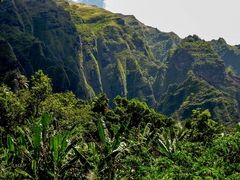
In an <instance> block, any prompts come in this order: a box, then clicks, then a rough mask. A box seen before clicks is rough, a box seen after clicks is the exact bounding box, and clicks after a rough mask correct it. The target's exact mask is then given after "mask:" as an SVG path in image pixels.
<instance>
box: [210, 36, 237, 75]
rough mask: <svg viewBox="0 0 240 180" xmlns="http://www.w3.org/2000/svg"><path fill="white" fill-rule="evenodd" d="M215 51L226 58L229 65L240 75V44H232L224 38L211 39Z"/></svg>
mask: <svg viewBox="0 0 240 180" xmlns="http://www.w3.org/2000/svg"><path fill="white" fill-rule="evenodd" d="M211 44H212V45H213V47H214V49H215V51H216V52H217V53H218V54H219V56H221V58H222V59H223V60H224V63H225V64H226V66H227V67H229V68H230V70H232V71H233V72H234V73H236V74H237V75H240V66H239V65H240V49H239V47H238V46H230V45H228V44H227V43H226V41H225V40H224V39H222V38H220V39H218V40H213V41H211Z"/></svg>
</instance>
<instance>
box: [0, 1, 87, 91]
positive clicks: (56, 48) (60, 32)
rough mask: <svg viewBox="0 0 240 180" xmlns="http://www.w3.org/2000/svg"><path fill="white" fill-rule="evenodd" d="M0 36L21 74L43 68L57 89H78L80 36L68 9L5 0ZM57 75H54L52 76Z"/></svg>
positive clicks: (1, 8)
mask: <svg viewBox="0 0 240 180" xmlns="http://www.w3.org/2000/svg"><path fill="white" fill-rule="evenodd" d="M0 35H1V36H3V37H4V38H5V39H6V40H7V41H8V43H9V44H10V45H11V46H12V48H13V51H14V53H15V55H16V57H17V60H18V63H19V67H20V68H21V71H22V73H24V74H26V75H27V76H29V75H31V74H33V73H34V72H35V71H37V70H38V69H43V70H44V71H45V72H46V73H48V74H49V75H50V77H52V78H53V83H54V87H55V89H56V90H57V91H62V90H65V89H69V90H73V91H75V92H76V93H77V94H81V93H82V91H81V90H80V89H79V86H80V84H79V82H80V73H79V61H78V51H79V49H80V39H79V35H78V33H77V31H76V28H75V26H74V24H73V23H72V22H71V17H70V15H69V13H68V12H66V11H64V9H63V8H62V7H60V6H57V5H56V3H55V2H53V1H40V0H35V1H32V0H6V1H4V2H3V3H2V4H1V5H0ZM54 77H57V78H54Z"/></svg>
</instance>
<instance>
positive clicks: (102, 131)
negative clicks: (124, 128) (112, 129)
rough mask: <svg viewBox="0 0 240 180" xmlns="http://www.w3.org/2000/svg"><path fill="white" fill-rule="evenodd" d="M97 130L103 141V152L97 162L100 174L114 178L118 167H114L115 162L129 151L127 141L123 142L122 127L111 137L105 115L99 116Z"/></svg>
mask: <svg viewBox="0 0 240 180" xmlns="http://www.w3.org/2000/svg"><path fill="white" fill-rule="evenodd" d="M97 130H98V134H99V137H100V141H101V149H102V152H101V154H103V155H102V156H101V157H100V161H99V163H98V164H97V170H98V174H99V175H100V176H102V177H107V178H108V179H113V178H114V176H115V175H114V172H116V169H114V165H115V164H114V163H115V162H116V161H117V157H118V156H119V155H120V154H122V153H123V152H125V151H127V145H126V143H125V142H123V141H122V142H121V139H120V135H121V129H120V128H119V129H118V131H117V132H116V133H115V135H114V137H112V138H111V137H110V135H109V131H108V129H107V127H106V124H105V121H104V119H103V117H100V118H98V121H97ZM94 147H96V146H94Z"/></svg>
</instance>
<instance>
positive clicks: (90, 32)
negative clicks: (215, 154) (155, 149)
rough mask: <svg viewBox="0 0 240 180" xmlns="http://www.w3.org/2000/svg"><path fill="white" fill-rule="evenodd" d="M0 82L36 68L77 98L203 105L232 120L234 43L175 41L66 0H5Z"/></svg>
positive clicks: (237, 58) (180, 112)
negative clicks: (135, 99) (129, 99)
mask: <svg viewBox="0 0 240 180" xmlns="http://www.w3.org/2000/svg"><path fill="white" fill-rule="evenodd" d="M0 58H1V59H0V65H1V66H0V74H1V78H0V80H1V81H2V82H4V83H7V84H10V85H11V86H12V87H14V82H15V81H16V77H18V76H19V75H20V73H22V74H24V75H26V76H28V77H29V76H30V75H32V74H33V73H34V72H36V71H37V70H38V69H42V70H43V71H44V72H45V73H47V74H48V75H49V76H50V77H51V78H52V80H53V85H54V90H55V91H56V92H60V91H66V90H71V91H73V92H74V93H76V94H77V95H78V96H80V97H81V98H84V99H86V98H91V97H94V96H95V95H96V94H98V93H100V92H104V93H106V94H107V96H108V97H109V98H110V99H113V98H114V97H115V96H117V95H121V96H127V97H128V98H135V97H136V98H138V99H140V100H141V101H145V102H147V103H148V104H149V105H150V106H151V107H155V108H157V109H158V110H159V111H161V112H163V113H165V114H168V115H175V117H178V118H180V119H181V118H186V117H188V116H189V114H190V112H191V110H192V109H195V108H197V107H201V108H208V109H210V110H211V112H212V113H213V116H214V117H215V118H218V119H220V120H222V121H237V120H238V118H239V102H240V92H239V91H240V90H239V89H240V88H239V85H240V79H239V76H238V75H239V73H240V69H239V67H240V49H239V47H237V46H229V45H228V44H227V43H226V42H225V41H224V40H222V39H220V40H218V41H211V42H205V41H203V40H201V39H199V38H197V37H195V36H193V37H188V38H186V39H184V40H181V39H180V38H179V37H178V36H177V35H176V34H174V33H164V32H161V31H159V30H157V29H155V28H152V27H148V26H145V25H144V24H142V23H141V22H139V21H138V20H137V19H136V18H135V17H133V16H125V15H121V14H114V13H111V12H109V11H106V10H104V9H99V8H97V7H96V6H89V5H84V4H78V3H73V2H68V1H65V0H55V1H54V0H34V1H32V0H4V1H3V2H2V3H1V4H0Z"/></svg>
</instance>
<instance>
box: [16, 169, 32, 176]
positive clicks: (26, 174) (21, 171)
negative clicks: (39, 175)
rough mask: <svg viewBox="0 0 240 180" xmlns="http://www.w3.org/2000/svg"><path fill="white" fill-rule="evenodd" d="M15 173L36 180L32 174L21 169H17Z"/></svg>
mask: <svg viewBox="0 0 240 180" xmlns="http://www.w3.org/2000/svg"><path fill="white" fill-rule="evenodd" d="M15 172H16V173H18V174H21V175H23V176H25V177H28V178H30V179H34V178H33V177H32V176H31V175H30V174H28V173H27V172H26V171H23V170H21V169H18V168H17V169H15Z"/></svg>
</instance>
